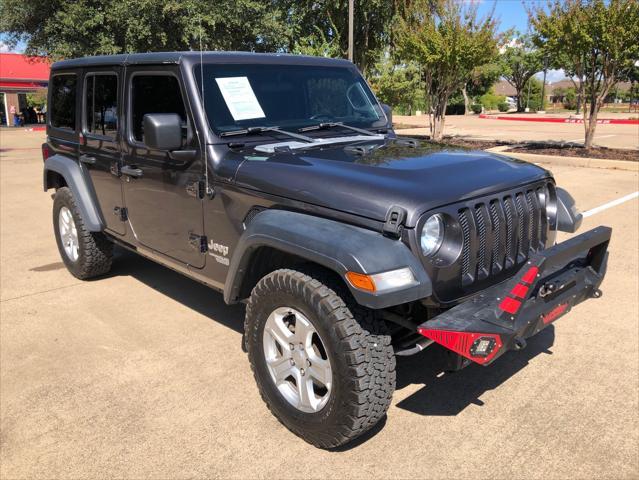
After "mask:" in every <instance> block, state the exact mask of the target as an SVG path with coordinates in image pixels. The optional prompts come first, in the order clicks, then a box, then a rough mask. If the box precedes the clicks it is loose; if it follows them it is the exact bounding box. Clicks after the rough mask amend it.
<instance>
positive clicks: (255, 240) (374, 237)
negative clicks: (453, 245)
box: [224, 210, 432, 309]
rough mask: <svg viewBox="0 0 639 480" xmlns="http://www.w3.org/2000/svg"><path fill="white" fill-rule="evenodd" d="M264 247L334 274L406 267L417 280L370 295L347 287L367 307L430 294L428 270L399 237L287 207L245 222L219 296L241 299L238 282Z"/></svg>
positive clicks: (430, 286)
mask: <svg viewBox="0 0 639 480" xmlns="http://www.w3.org/2000/svg"><path fill="white" fill-rule="evenodd" d="M263 246H268V247H272V248H275V249H278V250H281V251H283V252H285V253H290V254H294V255H296V256H298V257H301V258H304V259H307V260H308V261H310V262H314V263H317V264H319V265H322V266H323V267H326V268H328V269H330V270H333V271H334V272H336V273H337V274H338V275H340V277H342V278H344V275H345V273H346V272H349V271H351V272H357V273H364V274H375V273H381V272H386V271H389V270H395V269H399V268H404V267H409V268H410V269H411V270H412V272H413V275H414V276H415V279H416V280H417V284H415V285H412V286H408V287H403V288H400V289H397V290H392V291H389V292H385V293H381V294H380V293H370V292H365V291H363V290H359V289H357V288H354V287H352V286H351V285H350V284H349V283H348V282H347V281H346V280H345V282H346V284H347V285H348V287H349V288H350V290H351V292H352V294H353V296H354V298H355V300H356V301H357V302H358V303H359V304H360V305H363V306H366V307H369V308H375V309H379V308H386V307H390V306H394V305H400V304H402V303H407V302H411V301H414V300H419V299H421V298H426V297H429V296H431V294H432V283H431V281H430V278H429V277H428V274H427V273H426V271H425V270H424V268H423V266H422V265H421V263H420V262H419V259H418V258H417V257H415V255H413V253H412V252H411V251H410V249H409V248H408V247H407V246H406V245H405V244H404V243H402V242H401V241H399V240H395V239H391V238H388V237H384V236H383V235H382V234H381V233H379V232H374V231H372V230H366V229H364V228H360V227H356V226H353V225H349V224H346V223H341V222H337V221H334V220H329V219H326V218H321V217H314V216H311V215H307V214H303V213H297V212H290V211H286V210H264V211H263V212H261V213H259V214H258V215H257V216H256V217H255V218H254V219H253V220H252V221H251V223H250V224H249V225H248V227H247V228H246V230H245V231H244V233H243V234H242V236H241V237H240V239H239V242H238V244H237V246H236V248H235V251H234V252H233V256H232V257H231V261H230V265H229V272H228V275H227V277H226V282H225V286H224V300H225V301H226V303H234V302H237V301H238V300H240V299H239V298H238V297H239V292H240V287H241V285H242V280H243V278H244V275H245V274H246V272H247V269H248V266H249V264H250V261H251V256H252V254H253V253H254V252H255V250H256V249H257V248H259V247H263Z"/></svg>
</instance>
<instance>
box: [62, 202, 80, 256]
mask: <svg viewBox="0 0 639 480" xmlns="http://www.w3.org/2000/svg"><path fill="white" fill-rule="evenodd" d="M58 229H59V230H60V240H61V241H62V247H63V248H64V253H65V254H66V256H67V258H68V259H69V260H71V261H72V262H76V261H77V260H78V257H79V256H80V244H79V242H78V230H77V228H76V227H75V222H74V221H73V215H72V214H71V210H69V209H68V208H67V207H62V208H61V209H60V212H59V213H58Z"/></svg>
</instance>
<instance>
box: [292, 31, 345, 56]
mask: <svg viewBox="0 0 639 480" xmlns="http://www.w3.org/2000/svg"><path fill="white" fill-rule="evenodd" d="M292 51H293V53H297V54H299V55H311V56H314V57H329V58H339V57H341V56H343V52H342V49H341V47H340V45H339V42H338V40H337V38H335V37H332V38H329V37H327V35H326V33H325V32H324V31H322V30H321V29H320V28H319V27H315V31H314V32H312V33H311V34H309V35H306V36H305V37H301V38H300V39H299V40H297V41H296V42H295V43H294V45H293V50H292Z"/></svg>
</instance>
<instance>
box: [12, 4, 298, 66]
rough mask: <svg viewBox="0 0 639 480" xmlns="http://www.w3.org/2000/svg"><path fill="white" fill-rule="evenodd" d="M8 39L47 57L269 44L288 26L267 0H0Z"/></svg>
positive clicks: (269, 47) (279, 42) (276, 44)
mask: <svg viewBox="0 0 639 480" xmlns="http://www.w3.org/2000/svg"><path fill="white" fill-rule="evenodd" d="M0 30H1V31H3V32H5V34H6V35H7V36H8V43H9V44H13V45H15V44H16V43H17V42H18V41H24V42H26V52H27V53H28V54H32V55H47V56H49V57H51V58H53V59H59V58H70V57H78V56H83V55H100V54H114V53H125V52H148V51H163V50H164V51H166V50H198V49H199V46H200V36H201V40H202V45H203V47H204V48H206V49H210V50H215V49H220V50H251V51H275V50H278V49H279V50H281V49H283V48H285V47H286V46H287V45H288V42H289V39H290V35H291V29H290V27H289V26H288V25H287V22H286V16H285V14H284V13H283V12H282V11H280V10H279V9H278V8H276V6H275V5H274V4H273V3H272V2H263V1H259V0H217V1H216V2H215V4H212V3H210V2H207V1H205V0H77V1H74V2H68V1H64V0H2V2H1V3H0Z"/></svg>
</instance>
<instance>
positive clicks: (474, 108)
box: [470, 103, 482, 113]
mask: <svg viewBox="0 0 639 480" xmlns="http://www.w3.org/2000/svg"><path fill="white" fill-rule="evenodd" d="M470 109H471V110H472V111H473V113H481V110H482V106H481V104H480V103H474V104H473V105H471V106H470Z"/></svg>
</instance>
